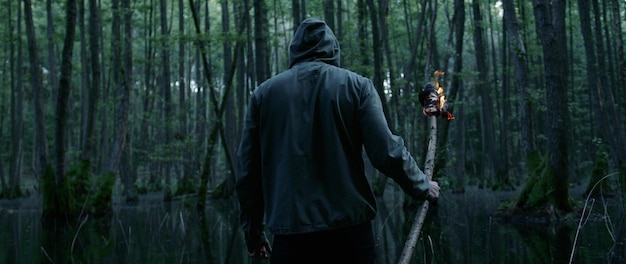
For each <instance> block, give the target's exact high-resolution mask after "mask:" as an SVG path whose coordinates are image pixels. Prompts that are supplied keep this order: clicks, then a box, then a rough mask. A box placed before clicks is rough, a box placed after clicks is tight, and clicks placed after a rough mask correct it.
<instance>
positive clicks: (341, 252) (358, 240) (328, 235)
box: [270, 222, 376, 264]
mask: <svg viewBox="0 0 626 264" xmlns="http://www.w3.org/2000/svg"><path fill="white" fill-rule="evenodd" d="M272 251H273V252H272V255H271V256H270V263H272V264H285V263H316V264H318V263H323V264H326V263H354V264H360V263H364V264H365V263H370V264H371V263H374V262H375V260H376V246H375V243H374V235H373V233H372V224H371V223H370V222H368V223H366V224H361V225H358V226H354V227H349V228H344V229H337V230H330V231H321V232H313V233H306V234H294V235H274V242H273V245H272Z"/></svg>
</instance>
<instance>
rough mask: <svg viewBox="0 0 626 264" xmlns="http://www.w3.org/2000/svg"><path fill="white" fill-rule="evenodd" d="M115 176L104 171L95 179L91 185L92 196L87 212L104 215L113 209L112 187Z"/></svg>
mask: <svg viewBox="0 0 626 264" xmlns="http://www.w3.org/2000/svg"><path fill="white" fill-rule="evenodd" d="M115 178H116V177H115V174H114V173H113V172H111V171H106V172H104V173H102V174H101V175H100V176H99V177H97V178H96V179H95V181H94V185H93V187H92V188H93V196H92V198H91V199H89V212H90V213H92V214H95V215H104V214H107V213H109V212H111V210H112V209H113V204H112V198H113V185H115Z"/></svg>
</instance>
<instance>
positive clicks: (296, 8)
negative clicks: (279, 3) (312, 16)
mask: <svg viewBox="0 0 626 264" xmlns="http://www.w3.org/2000/svg"><path fill="white" fill-rule="evenodd" d="M291 14H292V16H293V33H296V30H298V26H300V23H301V22H302V17H300V0H291Z"/></svg>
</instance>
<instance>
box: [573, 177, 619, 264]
mask: <svg viewBox="0 0 626 264" xmlns="http://www.w3.org/2000/svg"><path fill="white" fill-rule="evenodd" d="M616 174H617V173H611V174H609V175H606V176H604V177H602V179H600V180H599V181H598V182H596V183H595V184H594V185H593V187H591V190H589V193H588V194H587V198H586V199H585V205H584V206H583V212H582V214H581V216H580V220H579V221H578V227H577V228H576V235H575V236H574V244H573V245H572V253H571V254H570V256H569V264H571V263H572V261H573V260H574V252H575V251H576V243H577V242H578V235H579V234H580V230H581V229H582V225H583V219H584V218H585V217H584V214H585V211H586V210H587V203H589V199H590V198H591V194H592V193H593V190H594V189H595V188H596V187H597V186H598V184H600V183H601V182H602V181H603V180H605V179H606V178H608V177H610V176H613V175H616ZM594 200H595V199H594ZM589 214H591V211H589ZM585 222H586V221H585Z"/></svg>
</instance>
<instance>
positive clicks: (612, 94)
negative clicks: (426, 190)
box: [0, 0, 626, 215]
mask: <svg viewBox="0 0 626 264" xmlns="http://www.w3.org/2000/svg"><path fill="white" fill-rule="evenodd" d="M1 5H2V7H3V8H1V9H0V18H2V22H1V23H2V25H3V26H2V27H1V28H0V38H1V39H2V40H3V41H2V42H1V43H0V46H1V48H0V63H1V65H0V87H1V88H0V112H2V114H0V180H1V181H0V184H1V186H0V187H1V192H0V195H1V197H2V198H5V199H16V198H21V197H26V196H29V195H33V194H35V193H38V194H41V195H42V202H43V212H44V214H50V215H59V214H70V215H72V214H74V215H76V214H78V213H79V212H80V211H81V210H85V208H86V209H87V210H88V212H90V213H92V214H103V213H106V212H108V211H110V210H111V207H112V203H113V202H112V201H113V200H114V199H118V198H119V200H121V201H123V202H125V203H134V202H137V201H138V199H140V197H141V194H145V193H159V194H161V195H162V198H163V200H165V201H167V200H171V199H172V198H174V197H180V196H185V195H197V196H198V200H197V201H198V202H197V203H198V206H202V205H204V203H205V201H206V199H210V198H230V197H233V196H234V177H235V176H234V164H233V163H234V155H235V154H236V151H237V147H238V144H239V137H240V134H241V129H242V124H243V116H244V114H245V111H246V104H247V100H248V95H249V94H250V92H251V91H252V90H253V89H254V88H255V87H256V86H257V85H258V84H260V83H261V82H263V81H264V80H266V79H268V78H269V77H271V76H273V75H275V74H277V73H279V72H281V71H283V70H285V69H286V68H287V66H288V60H289V58H288V56H289V54H288V46H289V43H290V41H291V37H292V34H293V33H294V31H295V29H296V27H297V26H298V24H299V22H300V21H302V20H303V19H304V18H307V17H317V18H321V19H323V20H325V21H326V23H327V24H328V25H329V26H330V27H331V28H332V29H333V31H334V32H335V35H336V36H337V38H338V39H339V41H340V45H341V53H342V56H341V66H342V67H343V68H347V69H350V70H353V71H355V72H357V73H359V74H361V75H363V76H366V77H368V78H371V79H372V80H373V82H374V84H375V86H376V88H377V90H378V92H379V95H380V96H381V98H383V99H384V100H383V104H384V112H385V114H386V117H387V120H388V122H389V124H390V127H391V128H392V130H393V131H394V133H396V134H398V135H400V136H402V137H403V138H404V139H405V141H406V143H407V145H408V147H409V150H410V151H411V152H412V153H413V154H414V155H415V157H416V159H417V160H418V162H422V163H423V160H424V155H425V153H426V145H427V137H428V128H427V125H426V121H427V117H426V116H424V115H423V114H422V108H421V105H420V104H419V101H418V99H417V96H418V93H419V92H420V91H421V90H422V88H423V87H424V86H425V84H426V83H428V82H429V81H431V80H432V78H433V76H434V73H435V71H442V72H444V75H443V76H442V77H441V80H440V83H441V86H442V87H443V88H444V90H445V96H446V98H447V101H448V110H449V111H450V112H452V113H454V116H455V117H456V119H455V120H453V121H446V120H439V121H438V124H439V131H438V146H437V158H436V162H435V175H434V178H435V179H437V180H438V181H439V182H440V183H441V184H442V186H443V187H444V189H448V190H452V191H454V192H457V193H460V192H463V191H464V189H465V188H466V187H467V186H479V187H480V188H485V189H491V190H513V189H516V188H519V189H520V192H519V196H518V198H517V199H516V200H515V201H514V202H512V203H511V204H510V205H509V208H508V210H507V211H509V212H513V213H517V212H528V211H535V210H537V209H539V211H541V212H555V211H556V212H566V213H567V212H571V211H572V210H573V202H572V199H571V197H570V193H569V191H568V189H569V188H570V187H571V186H572V185H583V186H586V187H585V188H586V194H593V192H596V191H597V192H600V191H601V192H603V193H620V192H624V191H626V132H625V128H624V123H626V115H625V114H624V109H623V108H624V105H626V90H625V89H624V87H626V65H625V58H626V56H625V54H624V33H625V30H624V28H625V27H626V19H624V17H625V16H626V14H625V12H626V7H625V3H624V2H623V1H617V0H578V1H565V0H553V1H548V0H533V1H520V0H518V1H514V0H454V1H437V0H418V1H405V0H397V1H385V0H378V1H374V0H341V1H332V0H324V1H304V0H292V1H278V0H274V1H261V0H253V1H250V0H230V1H228V0H221V1H210V0H188V1H184V0H133V1H131V0H100V1H97V0H67V1H52V0H23V1H19V0H4V1H2V3H1ZM369 172H370V175H368V177H370V178H371V181H372V183H373V187H374V189H375V190H374V191H375V192H376V193H377V194H379V195H381V194H382V192H383V191H384V190H385V186H386V185H387V184H388V181H387V178H386V177H384V175H380V174H379V173H378V172H376V171H375V170H373V169H371V170H369Z"/></svg>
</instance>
